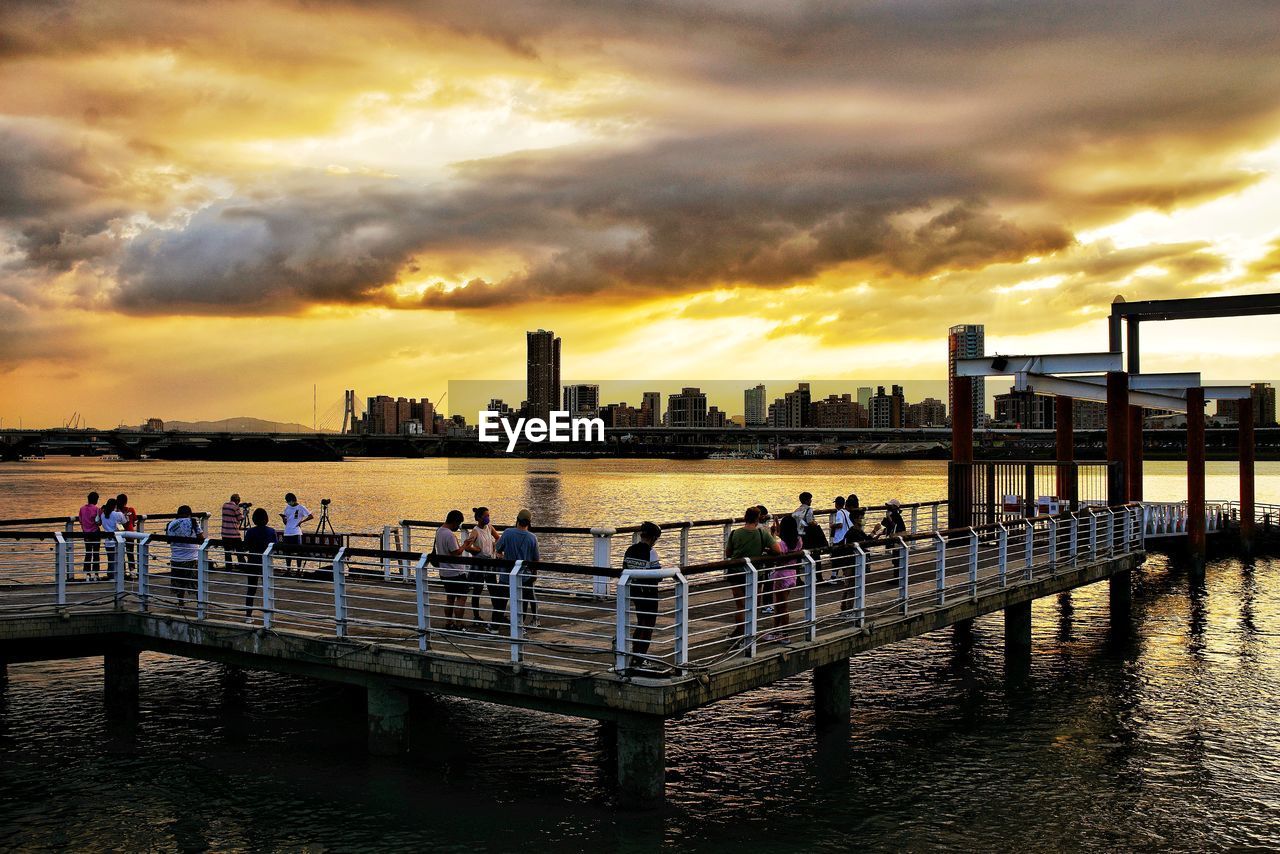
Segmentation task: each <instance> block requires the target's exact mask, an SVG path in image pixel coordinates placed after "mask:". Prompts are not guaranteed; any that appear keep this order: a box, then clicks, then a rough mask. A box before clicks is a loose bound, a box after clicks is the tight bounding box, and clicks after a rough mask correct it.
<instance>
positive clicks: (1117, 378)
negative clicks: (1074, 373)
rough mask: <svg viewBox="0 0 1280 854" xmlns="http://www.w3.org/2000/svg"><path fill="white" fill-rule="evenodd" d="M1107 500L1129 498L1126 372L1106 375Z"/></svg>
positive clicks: (1123, 500)
mask: <svg viewBox="0 0 1280 854" xmlns="http://www.w3.org/2000/svg"><path fill="white" fill-rule="evenodd" d="M1107 462H1109V463H1111V465H1110V466H1109V468H1110V469H1111V471H1110V472H1109V475H1108V478H1107V503H1108V504H1111V505H1116V504H1124V503H1125V501H1127V500H1128V492H1129V490H1128V485H1127V484H1126V482H1125V470H1126V469H1127V468H1128V465H1129V375H1128V374H1126V373H1125V372H1124V371H1112V372H1111V373H1109V374H1107Z"/></svg>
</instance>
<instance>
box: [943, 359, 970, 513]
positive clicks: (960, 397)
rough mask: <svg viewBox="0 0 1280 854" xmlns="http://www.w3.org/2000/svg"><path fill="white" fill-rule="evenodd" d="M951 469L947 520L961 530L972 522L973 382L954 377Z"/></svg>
mask: <svg viewBox="0 0 1280 854" xmlns="http://www.w3.org/2000/svg"><path fill="white" fill-rule="evenodd" d="M950 403H951V462H952V463H954V464H955V465H952V467H951V478H950V483H948V484H947V513H948V516H947V519H948V521H949V524H950V526H951V527H953V528H956V527H959V528H963V527H967V526H968V525H969V524H971V522H972V518H973V471H972V468H973V467H972V465H971V464H972V463H973V380H972V379H970V378H969V377H959V376H957V377H956V378H955V379H954V380H953V381H952V383H951V401H950Z"/></svg>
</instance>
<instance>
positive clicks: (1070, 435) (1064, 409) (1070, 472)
mask: <svg viewBox="0 0 1280 854" xmlns="http://www.w3.org/2000/svg"><path fill="white" fill-rule="evenodd" d="M1074 403H1075V400H1074V398H1071V397H1065V396H1058V397H1055V398H1054V399H1053V436H1054V445H1055V450H1056V453H1055V454H1054V456H1056V457H1057V459H1058V462H1060V463H1073V462H1075V459H1076V435H1075V407H1074ZM1058 497H1059V498H1061V499H1064V500H1065V501H1066V502H1067V506H1068V507H1069V508H1070V509H1072V510H1075V509H1076V506H1077V502H1078V501H1079V497H1080V494H1079V481H1078V478H1077V477H1076V467H1075V466H1074V465H1071V466H1058Z"/></svg>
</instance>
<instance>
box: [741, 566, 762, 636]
mask: <svg viewBox="0 0 1280 854" xmlns="http://www.w3.org/2000/svg"><path fill="white" fill-rule="evenodd" d="M742 565H743V568H744V570H745V572H746V582H747V590H746V599H745V600H744V602H745V605H744V607H745V609H746V613H745V614H743V617H744V619H743V632H745V639H746V647H745V651H746V655H747V657H748V658H752V657H754V656H755V654H756V632H757V630H758V626H759V621H758V619H757V616H758V615H757V607H758V606H757V600H758V599H759V594H760V573H759V571H758V570H756V567H755V564H753V563H752V562H751V559H750V558H743V559H742Z"/></svg>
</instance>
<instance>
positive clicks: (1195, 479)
mask: <svg viewBox="0 0 1280 854" xmlns="http://www.w3.org/2000/svg"><path fill="white" fill-rule="evenodd" d="M1204 525H1205V519H1204V389H1203V388H1200V387H1199V386H1196V387H1195V388H1189V389H1187V546H1188V547H1189V549H1190V551H1191V564H1192V569H1193V570H1195V571H1197V572H1199V571H1203V570H1204V555H1205V530H1204Z"/></svg>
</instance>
